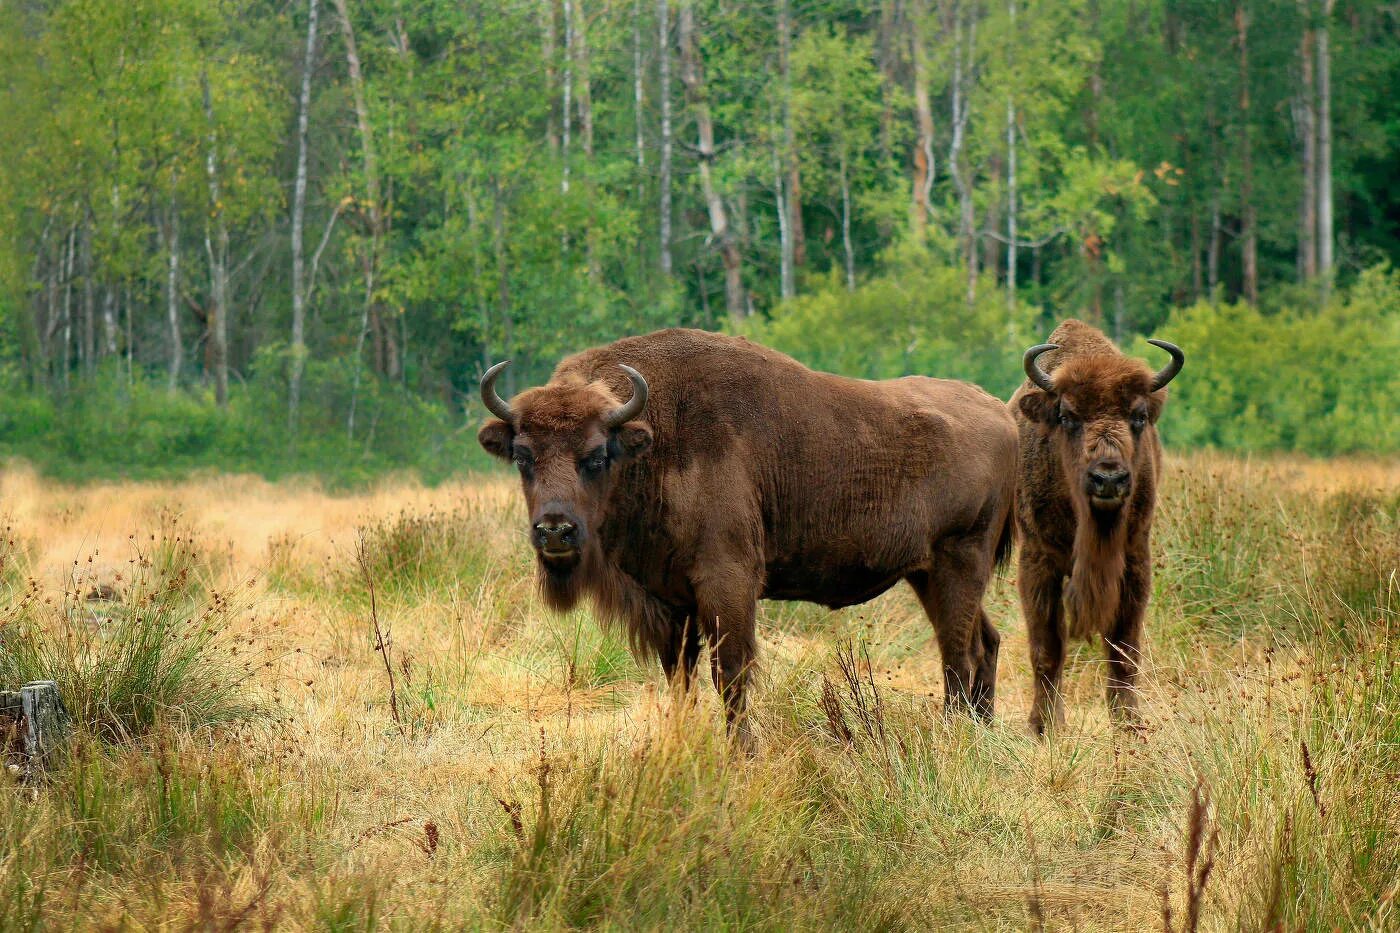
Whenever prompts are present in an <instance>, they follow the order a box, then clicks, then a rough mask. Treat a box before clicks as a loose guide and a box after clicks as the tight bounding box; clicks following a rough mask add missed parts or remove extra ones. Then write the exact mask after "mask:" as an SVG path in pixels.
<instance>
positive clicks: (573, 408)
mask: <svg viewBox="0 0 1400 933" xmlns="http://www.w3.org/2000/svg"><path fill="white" fill-rule="evenodd" d="M502 365H503V364H497V366H495V367H492V369H491V370H490V371H488V372H487V374H486V376H485V377H483V379H482V397H483V399H484V400H485V401H486V404H487V407H488V408H490V409H491V410H492V411H493V412H494V413H495V414H496V415H497V418H495V419H493V420H491V421H488V422H487V423H486V425H485V426H484V427H482V429H481V432H480V434H479V435H478V440H479V441H480V442H481V446H482V447H484V448H485V449H486V450H487V452H489V453H491V454H493V455H494V456H497V457H500V458H501V459H503V460H509V461H511V462H513V463H514V464H515V466H516V469H518V470H519V471H520V482H521V486H522V488H523V489H524V492H525V504H526V507H527V508H528V510H529V516H530V529H529V535H530V544H531V545H532V546H533V547H534V549H535V554H536V557H537V559H538V560H539V563H540V568H541V570H543V571H545V574H546V577H547V582H549V581H552V582H553V583H554V584H555V586H553V587H548V588H547V590H557V592H558V593H565V592H570V593H571V592H573V591H574V589H573V588H571V587H568V586H567V585H566V584H567V581H568V580H569V578H570V577H572V576H573V574H574V571H575V570H576V569H577V568H578V567H579V565H580V564H582V563H583V562H584V560H585V558H586V557H587V556H588V555H589V553H590V549H591V548H595V547H596V543H595V532H596V529H597V528H598V527H599V525H600V524H601V522H602V520H603V518H604V510H605V507H606V504H607V501H608V495H609V493H610V491H611V489H612V486H613V483H614V481H615V480H616V477H617V467H618V466H619V465H621V464H623V463H626V462H627V461H629V460H632V459H635V458H637V457H640V456H643V455H644V454H645V453H646V452H647V451H648V450H649V449H650V447H651V437H652V435H651V427H650V426H649V425H648V424H647V423H646V422H644V421H639V420H636V416H637V415H639V414H641V411H642V408H643V407H644V406H645V405H646V399H647V384H646V380H645V379H643V378H642V376H641V374H640V373H638V372H637V371H636V370H633V369H631V368H630V367H623V368H624V369H626V370H627V374H628V377H629V379H630V380H631V381H632V387H633V391H632V398H631V399H630V400H628V401H625V402H619V400H618V399H617V397H616V396H614V395H613V393H612V392H611V391H610V390H609V389H608V388H607V387H606V386H604V385H602V384H600V383H572V382H560V383H551V384H549V385H546V386H542V387H540V388H536V389H530V390H528V391H526V392H523V393H521V394H520V395H519V396H518V397H517V398H516V399H515V400H514V402H512V403H511V404H510V405H507V404H506V403H505V402H503V401H501V400H500V398H499V397H498V396H496V394H495V390H494V388H493V384H494V381H495V377H496V375H497V373H499V368H500V366H502ZM557 601H558V602H571V601H572V597H570V598H569V599H565V598H564V597H563V596H560V597H559V599H558V600H557Z"/></svg>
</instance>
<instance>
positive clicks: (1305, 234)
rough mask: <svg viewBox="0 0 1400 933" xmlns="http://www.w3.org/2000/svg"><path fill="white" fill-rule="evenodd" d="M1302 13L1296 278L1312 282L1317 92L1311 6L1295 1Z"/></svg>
mask: <svg viewBox="0 0 1400 933" xmlns="http://www.w3.org/2000/svg"><path fill="white" fill-rule="evenodd" d="M1298 6H1299V9H1300V11H1301V12H1302V14H1303V17H1304V22H1303V36H1302V40H1301V41H1300V42H1299V45H1298V58H1299V81H1298V97H1297V100H1296V102H1295V104H1294V122H1295V123H1296V124H1297V128H1298V139H1299V141H1300V142H1301V143H1302V148H1303V197H1302V202H1301V203H1300V204H1299V207H1298V278H1299V280H1300V281H1304V282H1307V281H1311V280H1312V279H1313V278H1314V277H1316V275H1317V207H1318V204H1317V89H1316V87H1315V86H1314V78H1313V48H1314V45H1315V42H1316V38H1315V34H1314V33H1313V29H1312V22H1311V19H1312V10H1311V6H1312V4H1311V3H1310V2H1309V0H1298Z"/></svg>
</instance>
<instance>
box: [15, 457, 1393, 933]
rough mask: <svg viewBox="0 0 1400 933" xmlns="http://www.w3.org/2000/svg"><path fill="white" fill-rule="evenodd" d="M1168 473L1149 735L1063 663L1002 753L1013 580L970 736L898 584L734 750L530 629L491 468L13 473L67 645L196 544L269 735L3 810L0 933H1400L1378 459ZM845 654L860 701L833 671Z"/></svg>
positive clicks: (118, 768)
mask: <svg viewBox="0 0 1400 933" xmlns="http://www.w3.org/2000/svg"><path fill="white" fill-rule="evenodd" d="M1171 468H1172V476H1173V478H1172V480H1171V482H1170V483H1169V486H1168V489H1167V491H1166V494H1165V502H1164V505H1163V522H1162V527H1161V530H1160V532H1159V534H1158V536H1157V540H1156V552H1157V554H1158V568H1159V573H1158V586H1157V594H1156V598H1155V599H1154V604H1153V616H1152V619H1151V621H1150V624H1149V660H1150V664H1149V667H1150V673H1149V675H1148V676H1147V678H1146V682H1145V684H1144V688H1143V708H1144V712H1145V717H1146V722H1147V727H1146V728H1145V730H1144V731H1143V733H1142V734H1141V735H1134V736H1125V735H1122V734H1119V733H1115V732H1114V731H1113V730H1112V729H1111V728H1110V727H1109V724H1108V722H1107V719H1106V716H1105V712H1104V708H1103V707H1104V704H1103V700H1102V683H1101V676H1102V675H1101V673H1100V672H1099V670H1098V669H1097V668H1098V666H1099V665H1098V663H1097V658H1098V654H1097V652H1096V651H1093V650H1089V649H1088V648H1087V647H1086V648H1084V649H1083V650H1080V651H1079V652H1078V655H1077V660H1076V661H1075V662H1074V664H1073V667H1072V671H1071V674H1070V676H1069V678H1068V684H1067V688H1068V691H1069V693H1068V696H1067V700H1066V702H1067V706H1068V711H1069V723H1068V725H1067V728H1066V729H1065V730H1064V731H1063V732H1062V733H1061V734H1059V735H1058V736H1057V737H1055V738H1054V739H1053V740H1052V741H1048V742H1036V741H1033V740H1031V739H1029V738H1028V737H1026V736H1025V735H1024V729H1023V723H1024V718H1025V715H1026V712H1027V710H1028V707H1029V684H1030V676H1029V670H1028V664H1027V659H1026V653H1027V652H1026V643H1025V635H1024V631H1023V629H1022V626H1021V624H1020V620H1019V614H1018V611H1017V609H1016V606H1015V601H1014V586H1013V585H1012V583H1011V581H1010V580H1006V579H1003V580H999V581H998V582H997V583H996V585H995V587H994V589H993V592H992V593H991V594H990V595H989V605H990V607H991V609H992V611H993V613H994V617H995V618H996V620H997V622H998V624H999V626H1000V627H1001V629H1002V631H1003V632H1004V634H1005V638H1004V641H1003V650H1002V655H1001V657H1002V664H1001V671H1000V675H999V682H998V722H997V723H996V724H995V725H993V726H991V727H981V726H976V725H974V724H972V723H969V722H966V721H963V720H953V721H944V720H943V719H942V717H941V714H940V712H939V710H938V707H937V704H936V703H935V702H934V700H933V697H934V695H940V696H941V682H940V673H939V663H938V657H937V649H936V646H935V644H934V642H933V639H932V637H931V631H930V629H929V626H928V624H927V622H926V620H925V619H924V617H923V615H922V613H921V612H920V611H919V609H918V606H917V603H916V602H915V600H914V599H913V598H912V597H911V596H910V595H909V594H907V593H906V592H904V591H903V589H899V590H896V591H894V592H892V593H890V594H888V595H887V596H885V597H883V598H881V599H880V600H877V601H876V602H874V603H872V604H870V605H867V606H864V607H857V608H855V609H852V610H847V611H843V612H837V613H829V612H825V611H822V610H818V609H816V608H814V607H810V606H793V605H783V604H766V605H765V606H764V607H763V609H762V613H761V620H760V632H761V636H762V646H761V655H762V659H763V663H764V677H763V682H762V691H761V693H760V695H759V696H758V698H757V711H756V714H755V715H756V717H757V728H758V733H759V735H760V751H759V753H758V754H757V756H756V757H754V758H753V759H744V758H737V759H736V758H735V757H734V756H732V755H731V754H730V752H729V750H728V748H727V747H726V745H725V743H724V737H723V734H722V728H721V726H720V724H719V723H720V717H719V713H718V711H717V708H716V703H715V698H714V696H713V691H712V690H709V689H706V690H704V691H702V692H701V693H700V694H699V696H698V697H697V698H696V699H695V702H694V704H693V705H692V704H691V703H688V702H685V701H684V700H683V699H682V698H678V697H674V696H671V695H669V694H668V693H667V692H666V691H665V690H664V689H662V688H660V687H658V686H657V678H656V676H655V675H654V674H653V672H652V671H651V670H649V669H648V670H642V669H640V668H638V667H637V665H636V664H635V663H634V662H633V661H632V660H631V659H630V658H629V657H628V656H627V654H626V652H625V650H624V649H623V648H622V646H621V643H620V642H619V641H618V640H617V639H615V638H612V637H610V636H607V635H604V634H602V633H600V632H599V631H598V629H597V627H596V626H595V625H594V623H593V622H592V620H591V619H589V618H588V617H587V616H586V614H583V613H579V614H576V615H574V616H570V617H567V618H560V617H554V616H551V615H549V614H548V613H547V612H545V611H544V609H543V608H542V606H541V605H540V603H539V601H538V600H537V598H536V596H535V593H534V589H533V582H532V579H531V565H530V557H529V554H528V550H527V548H526V546H525V542H524V539H523V535H522V533H521V529H523V525H524V520H523V512H522V509H521V507H520V505H519V502H518V493H517V491H516V486H515V483H514V482H513V481H512V480H510V479H508V478H501V477H490V478H485V477H483V478H474V479H470V480H464V481H462V482H459V483H454V484H450V485H445V486H440V487H436V488H431V489H430V488H424V487H421V486H418V485H415V484H412V483H406V482H395V483H385V484H383V485H381V486H379V487H376V488H374V489H371V490H368V491H365V492H362V493H357V494H348V495H329V494H326V493H324V492H322V491H320V490H319V489H317V488H316V487H315V486H314V485H309V484H308V485H295V484H269V483H266V482H262V481H259V480H255V479H249V478H244V477H210V478H206V479H196V480H191V481H188V482H183V483H175V484H128V483H108V484H97V485H91V486H83V487H65V486H59V485H56V484H53V483H49V482H47V481H44V480H42V479H39V478H37V477H35V476H34V475H33V474H32V473H27V472H25V471H24V470H22V469H17V468H11V469H8V470H7V471H6V472H5V474H4V476H3V479H0V509H3V511H4V513H5V514H7V515H8V517H9V523H10V525H11V527H12V534H13V536H14V537H15V538H16V540H17V542H18V544H17V545H16V549H17V550H18V551H19V552H20V556H18V557H16V559H15V561H13V562H12V566H22V568H23V570H22V573H23V574H25V575H28V576H32V577H33V578H34V580H35V581H37V587H38V591H40V592H44V593H49V594H61V593H63V592H65V591H67V592H70V593H74V594H77V595H76V598H75V597H70V599H69V603H71V604H72V606H74V607H76V610H77V611H78V612H79V614H80V615H81V614H82V613H88V614H89V615H90V616H91V617H92V618H91V619H89V620H87V621H85V622H84V624H88V625H90V627H91V626H98V627H100V626H101V625H102V624H103V623H102V619H101V606H102V605H104V603H90V602H88V601H87V600H86V599H84V598H82V597H84V596H85V595H86V594H87V593H88V592H89V591H91V590H92V589H93V588H94V587H98V588H100V587H101V586H103V585H106V586H110V587H111V588H112V589H113V590H114V591H115V592H117V593H121V592H123V591H124V590H125V588H126V587H127V586H129V585H130V583H131V578H132V575H133V574H139V572H140V566H139V562H138V563H137V564H132V563H131V560H132V558H133V556H134V555H135V553H136V552H137V549H138V548H141V547H142V542H144V541H148V540H149V536H150V535H151V534H152V533H157V532H160V531H161V530H162V529H164V533H165V534H180V535H192V536H193V538H194V539H195V540H196V541H197V542H198V544H199V547H200V548H201V554H202V557H201V561H200V563H199V573H200V575H201V585H202V586H203V587H205V588H206V589H207V590H208V591H209V592H212V593H215V594H221V595H219V596H217V597H209V598H218V599H224V598H229V596H230V594H235V595H233V597H232V598H233V605H235V606H236V611H235V612H233V613H231V615H230V616H229V619H230V621H229V623H228V625H229V629H228V631H227V632H226V633H225V634H226V635H227V636H228V637H227V640H226V642H222V643H221V644H224V646H225V647H226V648H227V649H228V650H229V651H230V652H232V651H239V652H241V654H239V655H231V656H230V658H231V660H232V661H233V663H235V664H241V665H244V666H245V668H240V669H246V671H247V676H248V680H247V685H248V689H249V690H250V691H251V692H253V693H255V694H256V695H257V696H258V697H259V698H260V699H261V700H263V701H266V702H267V703H268V704H270V706H271V708H272V709H273V710H274V711H275V712H274V713H273V714H272V715H271V716H269V717H268V718H266V719H263V720H258V721H254V722H252V723H248V724H245V725H242V726H238V727H234V728H231V729H230V728H222V729H213V728H190V727H188V726H182V725H180V724H179V723H178V721H175V717H172V722H171V723H170V724H169V725H167V726H163V727H161V728H159V729H157V730H156V731H155V732H154V733H152V734H151V735H149V736H147V737H145V738H143V739H139V740H134V741H133V742H132V743H129V744H127V745H123V746H112V745H109V744H105V743H101V742H97V741H96V740H89V739H86V738H83V737H80V745H79V747H80V753H79V754H78V755H77V756H76V759H77V760H76V761H75V762H74V763H73V764H71V765H70V767H69V768H68V769H67V770H65V771H64V772H62V773H60V774H59V775H57V776H56V777H55V781H54V784H53V786H51V787H47V788H44V789H41V790H40V791H38V793H37V795H36V794H32V793H31V791H30V790H29V789H18V788H17V789H16V790H14V791H13V792H12V793H9V794H8V796H7V799H6V803H5V805H4V810H5V812H4V814H3V817H4V818H5V820H6V824H5V825H6V826H7V828H6V829H5V830H3V833H4V835H5V839H4V840H3V841H4V842H5V843H6V845H7V846H11V847H12V848H11V849H10V851H8V853H3V854H0V927H4V928H10V927H24V926H26V925H48V926H54V927H66V926H109V927H114V928H122V927H132V928H172V929H175V928H179V929H183V928H186V927H188V926H191V925H195V926H203V927H207V928H211V929H232V928H234V927H237V926H240V925H244V924H246V925H248V926H253V927H256V926H259V925H267V926H271V927H277V928H288V929H367V928H374V927H379V926H393V927H394V928H413V929H417V928H448V929H455V928H459V927H472V928H477V927H502V926H506V927H508V926H514V925H522V926H542V927H558V926H577V925H587V926H604V927H626V928H633V927H643V928H661V927H674V926H731V927H761V928H789V927H794V926H797V927H838V928H868V927H889V928H907V927H929V926H942V925H946V926H957V927H970V928H975V929H983V928H988V929H1001V928H1007V929H1021V928H1025V927H1027V926H1031V927H1043V928H1048V929H1059V928H1075V929H1082V930H1137V929H1163V928H1164V927H1166V926H1167V924H1171V926H1172V928H1173V929H1188V928H1190V927H1189V921H1188V914H1189V913H1190V911H1191V909H1192V908H1191V902H1192V901H1193V899H1194V900H1195V901H1196V904H1197V907H1198V909H1199V911H1200V920H1199V926H1200V929H1227V928H1229V929H1234V928H1238V927H1241V926H1243V927H1245V928H1261V927H1267V926H1270V925H1271V924H1276V925H1278V927H1279V928H1285V929H1293V928H1302V927H1307V928H1312V927H1323V928H1331V927H1334V926H1335V927H1338V928H1368V927H1369V928H1374V929H1384V928H1394V927H1395V926H1396V925H1397V924H1400V913H1397V911H1400V908H1397V906H1395V905H1394V900H1395V898H1396V895H1397V888H1396V882H1395V881H1394V879H1395V877H1396V871H1397V870H1398V869H1400V855H1397V852H1396V840H1397V839H1400V792H1398V791H1397V790H1396V788H1397V786H1400V668H1397V659H1400V652H1397V651H1396V650H1395V648H1394V647H1393V644H1392V641H1393V638H1394V635H1395V634H1396V631H1397V626H1396V619H1395V616H1394V607H1395V604H1394V602H1393V600H1394V599H1395V597H1396V595H1397V593H1400V584H1398V583H1397V581H1396V579H1395V574H1396V563H1397V560H1398V559H1400V518H1398V517H1397V503H1400V464H1396V463H1393V462H1391V463H1387V462H1380V461H1377V462H1345V463H1342V462H1306V461H1301V460H1255V461H1241V460H1231V459H1225V458H1220V457H1215V456H1207V455H1193V456H1189V457H1184V458H1177V459H1174V460H1173V462H1172V464H1171ZM172 516H178V521H177V520H175V519H173V518H172ZM129 536H134V537H129ZM361 538H362V539H363V542H364V548H365V549H366V553H367V554H368V558H369V560H368V562H369V565H370V568H371V576H372V577H373V579H374V580H375V587H376V604H377V605H376V608H377V614H378V618H379V622H380V623H381V626H382V627H383V628H384V629H385V630H386V631H387V632H388V636H389V637H388V644H389V661H390V664H391V667H392V670H393V674H394V685H395V689H396V697H395V700H396V704H397V706H398V708H399V714H400V722H398V723H395V721H394V720H393V717H392V715H391V707H390V700H389V677H388V675H387V673H386V670H385V661H384V658H383V657H382V656H381V654H380V653H378V652H376V650H375V645H376V639H375V635H374V629H373V624H372V621H371V617H370V608H369V601H368V598H367V587H366V585H365V578H364V576H363V574H362V573H361V572H360V569H359V565H358V564H357V561H356V558H355V550H356V542H357V540H359V539H361ZM89 555H95V556H94V559H93V560H92V561H91V562H90V563H89V562H88V556H89ZM75 575H76V579H75ZM19 589H22V587H17V586H12V588H11V593H10V595H8V596H6V599H7V600H10V601H13V600H15V599H18V598H19V597H18V595H17V593H18V591H19ZM57 602H58V601H57V600H56V601H55V605H56V604H57ZM94 607H96V608H94ZM0 618H4V617H3V616H0ZM55 618H58V617H57V616H55ZM65 618H67V617H65ZM83 618H84V619H87V617H86V616H84V617H83ZM4 634H5V629H3V628H0V652H2V651H4V650H5V642H4V641H3V637H4ZM851 643H855V644H864V645H865V646H867V647H868V651H869V656H870V659H871V662H872V670H871V671H870V672H869V674H870V677H869V681H868V682H866V683H865V684H864V685H863V686H861V685H859V684H857V685H852V684H851V683H848V682H847V681H846V680H844V679H843V678H842V677H841V676H840V672H839V670H838V665H837V653H838V648H839V647H840V646H841V645H843V644H851ZM824 676H825V677H827V678H828V679H829V680H830V682H831V683H832V694H833V695H834V698H835V699H834V704H833V702H832V701H830V700H828V702H827V703H826V704H825V705H823V704H822V703H821V702H819V701H820V700H821V697H822V680H823V677H824ZM833 710H834V712H833ZM172 712H177V711H172ZM833 716H835V717H837V718H838V719H842V720H843V721H844V724H845V726H846V727H847V728H848V729H849V734H850V736H851V739H850V741H849V742H846V741H843V740H838V739H837V738H836V737H835V735H834V734H833V733H834V731H835V732H839V731H840V729H839V728H837V727H835V726H834V724H833V718H832V717H833ZM872 717H873V718H872ZM876 720H878V721H876ZM1304 748H1306V749H1307V752H1306V761H1305V757H1304V751H1303V750H1304ZM1198 783H1199V785H1200V786H1201V789H1202V793H1203V794H1204V795H1205V798H1203V799H1207V800H1208V803H1202V804H1201V805H1199V806H1197V807H1196V808H1195V809H1194V810H1193V809H1192V806H1191V799H1192V792H1193V788H1196V787H1197V785H1198ZM172 788H173V789H172ZM109 797H110V798H111V799H108V798H109ZM1193 823H1194V825H1195V826H1196V829H1197V833H1196V836H1197V840H1196V844H1195V845H1194V847H1193V845H1192V843H1191V836H1192V833H1191V827H1192V825H1193ZM1212 834H1218V835H1217V837H1216V842H1215V844H1214V846H1213V847H1212V846H1211V837H1212ZM1193 849H1194V851H1195V853H1196V856H1195V866H1194V869H1193V875H1194V878H1195V880H1194V881H1193V882H1189V883H1188V881H1187V863H1188V861H1189V859H1190V853H1191V852H1192V851H1193ZM1207 858H1209V859H1210V862H1211V867H1210V869H1209V871H1208V873H1207V875H1206V877H1205V878H1204V882H1203V883H1202V881H1201V877H1200V875H1201V870H1202V867H1203V865H1204V863H1205V861H1206V859H1207ZM1193 890H1194V891H1195V892H1196V893H1195V894H1193V893H1192V891H1193ZM1164 904H1165V905H1166V906H1165V907H1164Z"/></svg>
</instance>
